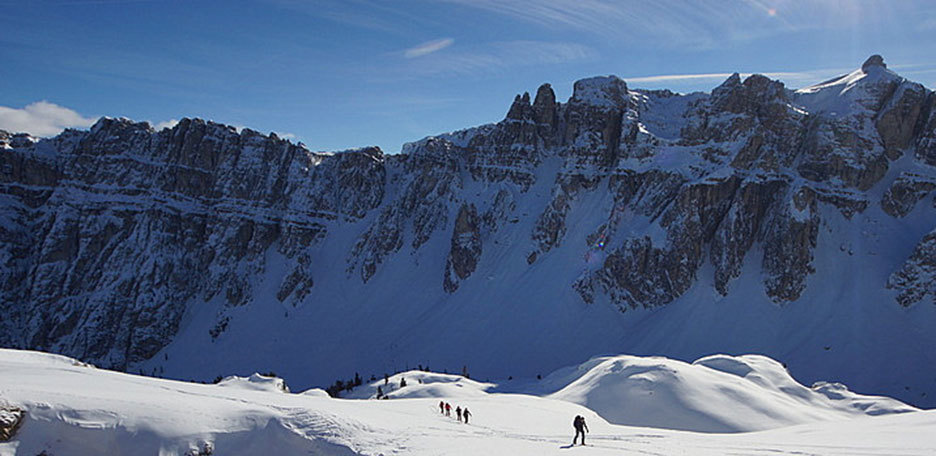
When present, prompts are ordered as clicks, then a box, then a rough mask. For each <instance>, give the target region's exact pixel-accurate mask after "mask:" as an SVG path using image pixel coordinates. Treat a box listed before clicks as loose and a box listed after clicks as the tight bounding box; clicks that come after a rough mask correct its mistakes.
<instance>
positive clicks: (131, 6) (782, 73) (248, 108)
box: [0, 0, 936, 153]
mask: <svg viewBox="0 0 936 456" xmlns="http://www.w3.org/2000/svg"><path fill="white" fill-rule="evenodd" d="M0 11H2V12H3V14H0V30H2V32H0V128H3V129H9V130H19V131H29V132H31V133H33V134H36V135H49V134H54V133H55V132H56V131H58V130H60V129H61V128H63V127H65V126H75V127H85V126H87V125H88V124H89V123H90V122H93V121H94V119H96V118H97V117H99V116H125V117H129V118H132V119H135V120H148V121H150V122H152V123H153V124H162V125H165V124H168V123H170V122H171V121H172V120H173V119H179V118H181V117H202V118H206V119H211V120H215V121H218V122H222V123H227V124H232V125H236V126H246V127H250V128H253V129H256V130H259V131H261V132H270V131H275V132H277V133H279V134H281V135H287V137H289V138H293V139H294V140H295V141H302V142H304V143H305V144H306V145H307V146H308V147H309V148H310V149H312V150H340V149H346V148H352V147H362V146H367V145H378V146H380V147H381V148H383V149H384V150H385V151H386V152H391V153H393V152H397V151H399V150H400V147H401V145H402V144H403V143H404V142H408V141H414V140H417V139H419V138H422V137H424V136H427V135H431V134H436V133H441V132H446V131H451V130H456V129H461V128H466V127H470V126H474V125H479V124H483V123H489V122H496V121H498V120H500V119H502V118H503V116H504V114H505V113H506V111H507V108H508V107H509V105H510V102H511V101H512V99H513V96H514V95H515V94H517V93H522V92H523V91H530V92H534V91H535V90H536V88H537V87H538V86H539V85H540V84H541V83H543V82H549V83H551V84H552V85H553V87H554V88H555V90H556V93H557V97H558V98H559V99H560V100H562V101H564V100H565V99H566V98H568V96H569V95H570V92H571V88H572V83H573V82H574V81H575V80H577V79H581V78H584V77H589V76H595V75H606V74H616V75H618V76H620V77H622V78H624V79H625V80H627V81H628V84H629V85H630V86H631V87H637V88H669V89H671V90H674V91H679V92H690V91H696V90H704V91H708V90H711V88H713V87H715V86H717V85H718V84H719V83H720V82H721V81H722V80H724V79H725V78H726V77H727V75H728V74H730V73H731V72H734V71H737V72H741V73H753V72H758V73H765V74H768V75H769V76H771V77H773V78H776V79H781V80H783V81H784V82H785V83H786V84H787V85H788V86H789V87H794V88H795V87H802V86H805V85H809V84H811V83H815V82H819V81H821V80H824V79H827V78H829V77H831V76H834V75H837V74H842V73H845V72H848V71H850V70H852V69H854V68H857V67H858V66H860V65H861V63H862V62H863V61H864V60H865V59H866V58H867V57H868V56H869V55H871V54H874V53H879V54H882V55H883V56H884V58H885V60H886V62H887V63H888V65H889V67H890V68H891V69H893V70H895V71H897V72H898V73H900V74H901V75H903V76H905V77H907V78H908V79H911V80H915V81H918V82H921V83H923V84H924V85H926V86H927V87H929V88H933V87H936V2H934V1H931V0H926V1H914V0H887V1H880V0H851V1H845V0H838V1H836V0H776V1H771V0H691V1H677V0H656V1H627V0H621V1H609V0H396V1H394V0H386V1H379V0H320V1H299V0H257V1H237V0H228V1H212V0H187V1H182V0H17V1H9V0H0Z"/></svg>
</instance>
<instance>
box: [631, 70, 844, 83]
mask: <svg viewBox="0 0 936 456" xmlns="http://www.w3.org/2000/svg"><path fill="white" fill-rule="evenodd" d="M852 70H853V69H848V68H825V69H816V70H808V71H793V72H790V71H774V72H763V73H758V74H762V75H764V76H767V77H768V78H771V79H778V80H780V81H782V82H783V83H784V84H785V85H787V86H788V87H802V86H807V85H810V84H815V83H818V82H820V81H823V80H826V79H828V78H830V77H834V76H839V75H842V74H846V73H848V72H849V71H852ZM732 74H733V73H684V74H661V75H653V76H638V77H627V78H624V80H625V81H627V82H628V83H629V84H637V85H639V84H649V85H658V84H659V85H665V84H679V83H690V84H691V83H700V82H708V81H711V82H714V83H716V84H717V83H719V82H721V81H723V80H725V79H727V78H728V77H730V76H731V75H732ZM752 74H754V73H740V74H739V76H741V78H747V77H748V76H751V75H752Z"/></svg>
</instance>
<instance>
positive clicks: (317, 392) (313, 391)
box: [299, 388, 331, 397]
mask: <svg viewBox="0 0 936 456" xmlns="http://www.w3.org/2000/svg"><path fill="white" fill-rule="evenodd" d="M299 395H300V396H308V397H331V396H329V395H328V392H327V391H325V390H323V389H321V388H310V389H307V390H305V391H303V392H301V393H299Z"/></svg>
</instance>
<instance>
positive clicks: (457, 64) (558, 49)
mask: <svg viewBox="0 0 936 456" xmlns="http://www.w3.org/2000/svg"><path fill="white" fill-rule="evenodd" d="M423 55H427V57H425V58H426V59H432V63H433V64H432V65H425V64H423V63H421V62H422V61H421V60H420V61H418V62H420V63H419V64H417V63H416V62H417V61H415V60H414V61H413V62H412V63H411V64H406V65H403V66H401V67H399V68H397V70H396V73H395V74H393V75H391V76H404V77H423V76H438V75H450V74H455V75H463V76H471V75H478V74H485V73H491V72H498V71H503V70H506V69H509V68H515V67H522V66H533V65H550V64H562V63H569V62H577V61H585V60H589V59H594V58H596V56H597V55H598V54H597V52H595V51H594V50H593V49H592V48H590V47H588V46H583V45H580V44H576V43H565V42H546V41H526V40H516V41H503V42H494V43H485V44H480V45H475V46H472V47H471V48H468V49H466V50H462V51H460V52H446V53H441V54H432V55H431V56H429V55H428V54H423Z"/></svg>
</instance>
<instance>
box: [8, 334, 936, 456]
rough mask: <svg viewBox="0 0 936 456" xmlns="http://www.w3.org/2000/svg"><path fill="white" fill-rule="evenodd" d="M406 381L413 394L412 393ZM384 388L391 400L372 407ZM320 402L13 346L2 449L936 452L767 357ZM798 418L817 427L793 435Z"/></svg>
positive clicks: (881, 403) (858, 401)
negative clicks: (15, 426) (459, 415)
mask: <svg viewBox="0 0 936 456" xmlns="http://www.w3.org/2000/svg"><path fill="white" fill-rule="evenodd" d="M402 378H406V379H407V386H406V387H404V388H399V382H400V380H401V379H402ZM378 386H380V387H381V389H382V390H384V392H385V393H388V394H389V395H390V396H391V397H392V399H389V400H376V399H367V398H368V397H370V396H371V395H372V394H374V393H375V392H376V389H377V387H378ZM830 387H831V389H830ZM508 391H513V392H508ZM321 393H322V392H321V390H316V391H312V392H310V393H308V394H306V393H299V394H294V393H289V392H286V391H285V390H284V388H283V385H282V383H281V382H280V381H279V380H278V379H271V378H264V377H262V376H257V375H255V376H251V377H246V378H245V377H229V378H227V379H225V380H223V381H222V382H221V383H220V384H218V385H203V384H192V383H184V382H176V381H168V380H160V379H153V378H147V377H139V376H134V375H129V374H123V373H117V372H111V371H106V370H101V369H97V368H94V367H93V366H88V365H83V364H81V363H77V362H75V361H73V360H71V359H68V358H64V357H61V356H54V355H46V354H42V353H37V352H26V351H15V350H0V400H2V402H3V403H5V404H7V405H12V406H15V407H21V408H24V409H25V410H26V411H27V419H26V422H25V423H24V424H23V426H22V427H21V428H20V430H19V433H18V434H17V435H16V437H15V438H14V439H13V440H12V441H10V442H6V443H0V455H4V456H6V455H14V454H16V455H35V454H40V453H42V452H43V451H45V452H46V454H55V455H59V454H68V455H98V454H127V455H136V454H140V455H153V454H160V455H169V454H186V453H187V452H189V451H197V450H204V449H206V448H211V450H212V451H213V453H214V454H223V455H229V454H270V455H273V454H276V455H289V454H316V455H353V454H368V455H379V454H383V455H397V454H398V455H403V454H406V455H439V454H465V455H477V454H489V455H493V454H511V455H527V454H529V455H541V454H555V453H563V452H565V451H587V452H589V453H591V454H616V455H620V454H625V455H626V454H656V455H669V454H692V455H710V454H711V455H715V454H718V455H722V454H811V455H854V454H866V455H895V454H901V455H918V454H919V455H924V454H928V455H931V454H934V452H936V441H934V440H933V439H932V438H931V435H930V434H931V432H932V429H934V426H936V411H916V409H913V408H912V407H908V406H906V405H904V404H901V403H900V402H897V401H894V400H891V399H887V398H879V397H868V396H857V395H854V394H853V393H850V392H848V391H847V390H845V389H844V388H843V387H841V386H840V385H838V386H831V385H819V386H817V387H814V388H806V387H804V386H802V385H798V384H796V383H795V382H793V381H792V379H790V377H789V376H788V375H786V374H785V370H784V369H783V368H782V366H781V365H779V364H778V363H777V362H776V361H773V360H771V359H769V358H765V357H761V356H743V357H729V356H713V357H707V358H704V359H701V360H698V361H696V362H695V363H693V364H687V363H683V362H679V361H673V360H669V359H665V358H640V357H631V356H617V357H605V358H595V359H592V360H590V361H588V362H586V363H583V364H581V365H579V366H572V367H569V368H565V369H560V370H559V371H557V372H555V373H553V374H551V375H549V376H547V377H544V378H543V379H542V380H535V379H528V380H512V381H505V382H501V383H488V382H476V381H472V380H468V379H465V378H462V377H460V376H454V375H446V374H437V373H428V372H416V371H411V372H405V373H400V374H397V375H394V376H392V377H390V378H388V379H387V380H386V383H385V381H384V380H383V379H380V380H378V381H376V382H374V383H373V384H369V385H363V386H361V387H359V388H357V389H356V390H355V391H354V393H352V396H354V397H360V398H362V399H331V398H328V397H325V396H323V395H322V394H321ZM651 393H653V394H651ZM651 395H652V396H655V398H653V399H651V398H650V396H651ZM440 400H443V401H446V402H449V403H451V404H452V406H453V408H454V407H455V406H461V407H468V408H469V409H470V410H471V411H472V418H471V423H470V424H463V423H460V422H458V421H456V420H455V419H454V417H445V416H443V415H442V414H441V413H439V408H438V404H439V401H440ZM580 404H584V405H587V406H588V407H590V408H591V409H589V408H586V407H584V406H583V405H580ZM596 412H597V413H596ZM866 412H867V413H869V414H875V415H879V416H868V415H867V414H866ZM898 412H909V413H898ZM453 414H454V413H453ZM577 414H580V415H583V416H584V417H585V418H586V421H587V423H588V427H589V429H590V433H589V434H588V446H587V447H586V448H576V449H574V450H570V449H569V444H570V442H571V437H572V432H571V431H572V428H571V422H572V418H573V417H574V416H575V415H577ZM599 414H600V415H599ZM651 415H652V416H651ZM703 415H704V416H703ZM602 416H605V417H608V418H609V420H606V419H604V418H602ZM641 416H644V417H646V418H645V419H646V420H657V421H658V422H657V423H655V424H656V425H657V426H667V424H672V426H670V427H692V426H696V427H698V426H703V425H708V426H709V427H710V430H739V429H740V428H759V429H770V430H766V431H761V432H750V433H733V434H709V433H699V432H687V431H677V430H667V429H660V428H650V427H637V426H624V425H616V424H611V423H610V422H609V421H614V422H628V421H630V422H638V421H640V420H641ZM686 423H695V424H691V425H687V424H686ZM706 423H707V424H706ZM795 423H805V424H799V425H794V426H787V427H781V426H784V425H786V424H795Z"/></svg>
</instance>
